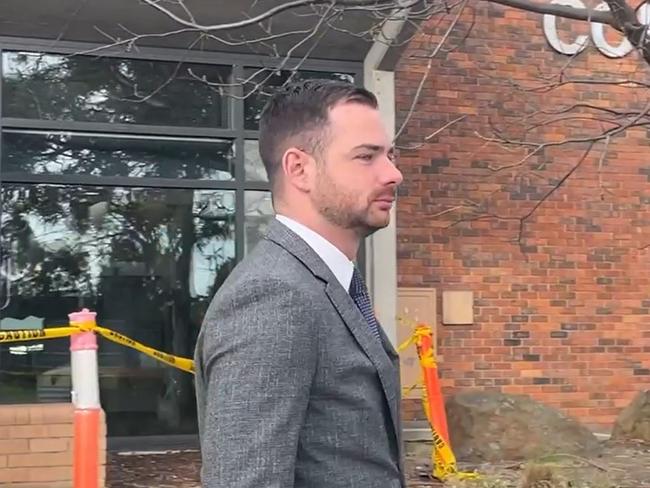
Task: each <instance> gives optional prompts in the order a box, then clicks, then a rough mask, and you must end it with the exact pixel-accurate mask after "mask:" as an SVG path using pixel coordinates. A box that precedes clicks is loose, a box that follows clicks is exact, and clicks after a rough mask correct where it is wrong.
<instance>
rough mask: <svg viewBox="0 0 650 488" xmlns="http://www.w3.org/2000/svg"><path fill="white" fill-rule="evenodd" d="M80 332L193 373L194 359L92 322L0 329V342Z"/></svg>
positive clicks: (38, 338)
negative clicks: (91, 333)
mask: <svg viewBox="0 0 650 488" xmlns="http://www.w3.org/2000/svg"><path fill="white" fill-rule="evenodd" d="M80 332H96V333H98V334H100V335H101V336H102V337H105V338H106V339H108V340H110V341H113V342H116V343H118V344H122V345H123V346H127V347H130V348H132V349H135V350H136V351H139V352H141V353H143V354H146V355H147V356H150V357H152V358H154V359H157V360H158V361H161V362H163V363H165V364H168V365H169V366H173V367H174V368H178V369H180V370H183V371H187V372H188V373H194V361H192V360H191V359H188V358H182V357H179V356H174V355H173V354H167V353H166V352H162V351H159V350H157V349H154V348H153V347H149V346H145V345H144V344H141V343H139V342H137V341H134V340H133V339H131V338H130V337H127V336H125V335H122V334H120V333H118V332H115V331H113V330H111V329H107V328H105V327H100V326H98V325H96V324H94V323H92V322H85V323H81V322H72V323H71V326H70V327H50V328H47V329H28V330H6V331H0V343H3V342H23V341H37V340H41V339H57V338H61V337H68V336H71V335H72V334H78V333H80Z"/></svg>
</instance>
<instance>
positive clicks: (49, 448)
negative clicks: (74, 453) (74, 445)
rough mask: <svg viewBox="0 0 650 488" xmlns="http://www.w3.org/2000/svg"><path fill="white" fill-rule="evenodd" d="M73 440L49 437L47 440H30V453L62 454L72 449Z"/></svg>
mask: <svg viewBox="0 0 650 488" xmlns="http://www.w3.org/2000/svg"><path fill="white" fill-rule="evenodd" d="M71 441H72V440H71V439H68V438H57V437H49V438H47V439H29V451H30V452H61V451H67V450H68V449H70V445H71Z"/></svg>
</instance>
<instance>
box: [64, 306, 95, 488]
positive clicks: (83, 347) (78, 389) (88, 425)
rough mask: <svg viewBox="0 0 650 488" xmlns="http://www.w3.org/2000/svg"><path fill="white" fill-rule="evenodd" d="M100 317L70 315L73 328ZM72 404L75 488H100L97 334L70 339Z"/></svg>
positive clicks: (85, 334) (85, 324)
mask: <svg viewBox="0 0 650 488" xmlns="http://www.w3.org/2000/svg"><path fill="white" fill-rule="evenodd" d="M96 315H97V314H96V313H95V312H90V311H88V309H86V308H84V309H83V310H82V311H81V312H74V313H71V314H69V315H68V317H69V319H70V325H72V326H77V327H92V326H94V325H96V322H95V320H96ZM70 356H71V368H72V403H73V405H74V409H75V410H74V450H73V466H74V468H73V487H74V488H97V487H98V486H99V432H100V428H99V423H100V414H101V405H100V401H99V369H98V366H97V337H96V336H95V333H94V332H91V331H88V332H79V333H77V334H72V336H70Z"/></svg>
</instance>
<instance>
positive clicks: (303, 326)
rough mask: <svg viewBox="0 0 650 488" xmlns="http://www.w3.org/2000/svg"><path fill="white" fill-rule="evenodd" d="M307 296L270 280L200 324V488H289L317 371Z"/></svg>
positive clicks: (226, 303)
mask: <svg viewBox="0 0 650 488" xmlns="http://www.w3.org/2000/svg"><path fill="white" fill-rule="evenodd" d="M313 315H314V313H313V310H309V299H308V298H307V297H306V296H305V293H304V292H303V293H300V292H299V291H298V289H295V287H293V286H290V285H287V284H286V283H281V282H277V281H276V280H273V279H269V280H266V281H260V282H257V283H255V284H254V285H253V286H247V287H246V289H244V290H240V291H238V293H237V296H234V297H231V298H230V299H227V300H224V301H222V303H221V304H220V305H218V306H215V307H211V309H210V310H209V312H208V315H207V317H206V321H205V323H204V326H203V327H206V330H205V331H204V338H203V344H202V346H200V347H202V351H201V352H202V356H203V374H204V384H205V418H204V427H203V435H202V448H201V449H202V457H203V467H202V478H203V479H202V483H203V484H202V486H203V487H204V488H291V487H293V486H294V466H295V459H296V452H297V447H298V437H299V433H300V429H301V426H302V422H303V420H304V417H305V411H306V409H307V404H308V402H309V390H310V387H311V383H312V379H313V376H314V372H315V369H316V361H317V354H318V352H317V351H318V348H317V340H318V337H317V334H316V332H315V327H314V317H313Z"/></svg>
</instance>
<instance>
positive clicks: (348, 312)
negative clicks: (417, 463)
mask: <svg viewBox="0 0 650 488" xmlns="http://www.w3.org/2000/svg"><path fill="white" fill-rule="evenodd" d="M266 238H267V239H269V240H271V241H273V242H275V243H277V244H279V245H280V246H282V247H283V248H285V249H286V250H287V251H289V252H290V253H291V254H293V255H294V256H295V257H296V258H297V259H298V260H300V261H301V262H302V263H303V264H304V265H305V266H306V267H307V268H309V269H310V270H311V272H312V273H313V274H314V275H315V276H316V277H317V278H319V279H321V280H322V281H324V282H325V283H326V287H325V292H326V293H327V296H328V297H329V299H330V301H331V302H332V304H333V305H334V307H335V308H336V310H337V312H338V313H339V315H340V316H341V318H342V319H343V322H344V323H345V325H346V327H347V328H348V330H349V331H350V333H351V334H352V336H353V337H354V338H355V340H356V341H357V343H358V344H359V347H360V348H361V349H362V350H363V352H364V353H365V354H366V356H367V357H368V359H369V360H370V361H371V362H372V364H373V365H374V366H375V368H376V369H377V374H378V375H379V379H380V382H381V385H382V389H383V390H384V395H385V396H386V400H387V403H388V406H389V409H390V414H391V417H392V421H393V427H394V428H395V435H396V437H397V438H398V439H399V438H400V434H399V432H400V428H399V424H398V419H399V401H400V385H399V372H398V368H399V356H398V355H397V353H396V352H395V349H394V348H393V346H392V345H391V344H390V341H389V340H388V338H387V337H386V335H385V334H384V333H383V331H381V332H380V333H381V335H382V340H383V342H384V344H382V343H381V342H379V341H378V340H377V338H376V337H375V336H374V335H373V334H372V332H371V331H370V327H369V326H368V324H367V323H366V320H365V318H364V317H363V315H362V313H361V311H360V310H359V308H358V307H357V306H356V304H355V303H354V300H352V297H351V296H350V294H349V293H348V292H347V290H345V289H344V288H343V287H342V286H341V284H340V283H339V281H338V280H337V279H336V277H335V276H334V274H333V273H332V271H331V270H330V269H329V267H328V266H327V265H326V264H325V263H324V262H323V260H322V259H321V258H320V257H319V256H318V254H316V252H315V251H314V250H313V249H312V248H311V247H310V246H309V245H308V244H307V243H306V242H305V241H304V240H303V239H301V238H300V237H299V236H298V235H297V234H295V233H294V232H292V231H291V230H290V229H289V228H288V227H286V226H285V225H283V224H282V223H280V222H279V221H277V220H275V219H273V220H272V221H271V223H270V224H269V227H268V231H267V234H266Z"/></svg>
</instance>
